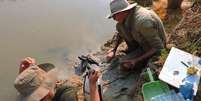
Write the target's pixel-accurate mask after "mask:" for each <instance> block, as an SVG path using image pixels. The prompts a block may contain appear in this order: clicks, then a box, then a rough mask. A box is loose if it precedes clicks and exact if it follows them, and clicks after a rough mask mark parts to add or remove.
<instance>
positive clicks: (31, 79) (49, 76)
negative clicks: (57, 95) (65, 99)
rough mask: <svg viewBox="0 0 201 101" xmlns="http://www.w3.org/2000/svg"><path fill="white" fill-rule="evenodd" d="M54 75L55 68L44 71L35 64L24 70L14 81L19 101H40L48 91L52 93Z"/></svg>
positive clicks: (54, 83) (55, 73)
mask: <svg viewBox="0 0 201 101" xmlns="http://www.w3.org/2000/svg"><path fill="white" fill-rule="evenodd" d="M56 75H57V69H56V68H54V69H52V70H50V71H48V72H45V71H44V70H42V69H41V68H39V67H38V66H37V65H35V66H31V67H29V68H27V69H26V70H24V71H23V72H22V73H21V74H19V75H18V76H17V78H16V80H15V82H14V86H15V88H16V89H17V91H18V92H19V94H20V95H19V96H20V97H19V99H20V101H40V100H41V99H42V98H44V97H45V96H46V95H47V94H48V93H49V92H50V91H51V92H53V93H54V89H55V86H56V80H57V76H56Z"/></svg>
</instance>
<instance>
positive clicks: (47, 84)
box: [21, 68, 58, 101]
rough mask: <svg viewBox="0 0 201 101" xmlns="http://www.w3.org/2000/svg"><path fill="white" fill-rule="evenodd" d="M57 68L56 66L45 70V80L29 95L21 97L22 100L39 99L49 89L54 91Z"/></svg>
mask: <svg viewBox="0 0 201 101" xmlns="http://www.w3.org/2000/svg"><path fill="white" fill-rule="evenodd" d="M57 73H58V70H57V69H56V68H54V69H52V70H50V71H49V72H46V76H45V80H44V82H43V83H42V84H41V86H40V87H38V88H37V89H36V90H35V91H34V92H33V93H32V94H31V95H29V96H26V97H23V96H21V99H22V101H40V100H41V99H42V98H44V97H45V96H46V95H47V94H48V93H49V92H50V91H51V92H52V93H54V91H55V86H56V81H57V76H56V75H57Z"/></svg>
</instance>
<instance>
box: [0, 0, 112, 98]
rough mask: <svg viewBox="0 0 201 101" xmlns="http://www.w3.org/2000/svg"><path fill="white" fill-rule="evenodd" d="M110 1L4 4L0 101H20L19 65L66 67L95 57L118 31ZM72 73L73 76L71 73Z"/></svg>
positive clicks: (0, 0)
mask: <svg viewBox="0 0 201 101" xmlns="http://www.w3.org/2000/svg"><path fill="white" fill-rule="evenodd" d="M108 2H109V0H87V1H86V0H0V47H1V48H0V69H1V70H0V80H1V83H0V91H1V92H0V100H1V101H15V98H16V90H15V89H14V87H13V81H14V79H15V77H16V75H17V73H18V65H19V61H20V60H21V59H22V58H24V57H26V56H32V57H34V58H36V60H37V62H38V63H42V62H51V63H54V64H55V65H56V66H57V67H59V68H62V69H65V70H66V71H68V70H70V69H68V68H70V67H68V66H67V65H66V64H67V62H68V61H71V60H74V59H75V58H76V57H77V55H80V54H84V53H86V52H88V51H93V50H94V49H96V48H97V47H98V46H99V45H100V44H102V43H103V42H104V41H105V40H107V39H109V38H110V37H111V36H112V35H111V34H110V33H111V32H113V31H114V22H112V21H111V20H108V19H106V18H105V16H106V15H107V14H108V13H109V9H108V5H109V4H108ZM69 73H71V72H69Z"/></svg>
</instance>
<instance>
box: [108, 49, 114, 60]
mask: <svg viewBox="0 0 201 101" xmlns="http://www.w3.org/2000/svg"><path fill="white" fill-rule="evenodd" d="M114 56H115V52H114V50H113V49H110V50H109V51H108V52H107V56H106V58H107V61H109V62H110V61H111V60H112V59H113V58H114Z"/></svg>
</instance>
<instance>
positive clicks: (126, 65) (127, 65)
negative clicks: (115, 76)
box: [122, 60, 137, 70]
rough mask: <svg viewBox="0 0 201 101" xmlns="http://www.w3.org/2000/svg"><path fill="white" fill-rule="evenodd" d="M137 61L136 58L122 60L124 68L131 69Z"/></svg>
mask: <svg viewBox="0 0 201 101" xmlns="http://www.w3.org/2000/svg"><path fill="white" fill-rule="evenodd" d="M136 63H137V61H136V60H124V61H123V62H122V65H123V68H124V69H126V70H129V69H130V68H131V66H132V67H134V66H135V65H136Z"/></svg>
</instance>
